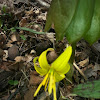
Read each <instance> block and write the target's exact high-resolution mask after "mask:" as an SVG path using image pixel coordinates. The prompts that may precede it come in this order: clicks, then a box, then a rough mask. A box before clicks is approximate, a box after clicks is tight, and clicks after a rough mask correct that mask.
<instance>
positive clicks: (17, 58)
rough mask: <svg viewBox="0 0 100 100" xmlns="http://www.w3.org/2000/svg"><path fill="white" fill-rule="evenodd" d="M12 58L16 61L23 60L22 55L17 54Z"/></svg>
mask: <svg viewBox="0 0 100 100" xmlns="http://www.w3.org/2000/svg"><path fill="white" fill-rule="evenodd" d="M14 60H15V61H16V62H21V61H23V56H17V57H16V58H15V59H14Z"/></svg>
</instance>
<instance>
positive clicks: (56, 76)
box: [55, 72, 65, 82]
mask: <svg viewBox="0 0 100 100" xmlns="http://www.w3.org/2000/svg"><path fill="white" fill-rule="evenodd" d="M64 78H65V75H64V74H58V73H57V72H55V81H56V82H59V81H61V80H62V79H64Z"/></svg>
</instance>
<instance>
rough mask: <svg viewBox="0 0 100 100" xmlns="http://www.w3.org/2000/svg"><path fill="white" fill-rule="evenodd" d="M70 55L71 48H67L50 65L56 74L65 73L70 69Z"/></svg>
mask: <svg viewBox="0 0 100 100" xmlns="http://www.w3.org/2000/svg"><path fill="white" fill-rule="evenodd" d="M71 54H72V47H71V46H68V47H67V49H66V50H65V51H64V52H63V53H62V54H61V55H60V56H59V57H58V58H57V59H56V60H55V61H54V62H53V63H52V65H51V67H52V68H54V69H55V70H56V71H57V72H60V73H63V74H65V73H67V72H68V71H69V69H70V66H69V64H68V61H69V59H70V56H71Z"/></svg>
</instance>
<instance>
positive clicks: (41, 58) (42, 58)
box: [39, 48, 54, 70]
mask: <svg viewBox="0 0 100 100" xmlns="http://www.w3.org/2000/svg"><path fill="white" fill-rule="evenodd" d="M53 50H54V49H53V48H49V49H47V50H45V51H44V52H42V54H41V55H40V56H39V64H40V67H41V68H42V69H46V70H49V68H50V65H49V64H48V61H47V57H46V55H47V52H48V51H53Z"/></svg>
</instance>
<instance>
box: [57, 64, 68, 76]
mask: <svg viewBox="0 0 100 100" xmlns="http://www.w3.org/2000/svg"><path fill="white" fill-rule="evenodd" d="M69 70H70V65H69V64H68V63H67V64H66V65H64V66H61V67H60V68H59V69H57V70H56V72H57V73H59V74H66V73H67V72H68V71H69Z"/></svg>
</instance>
